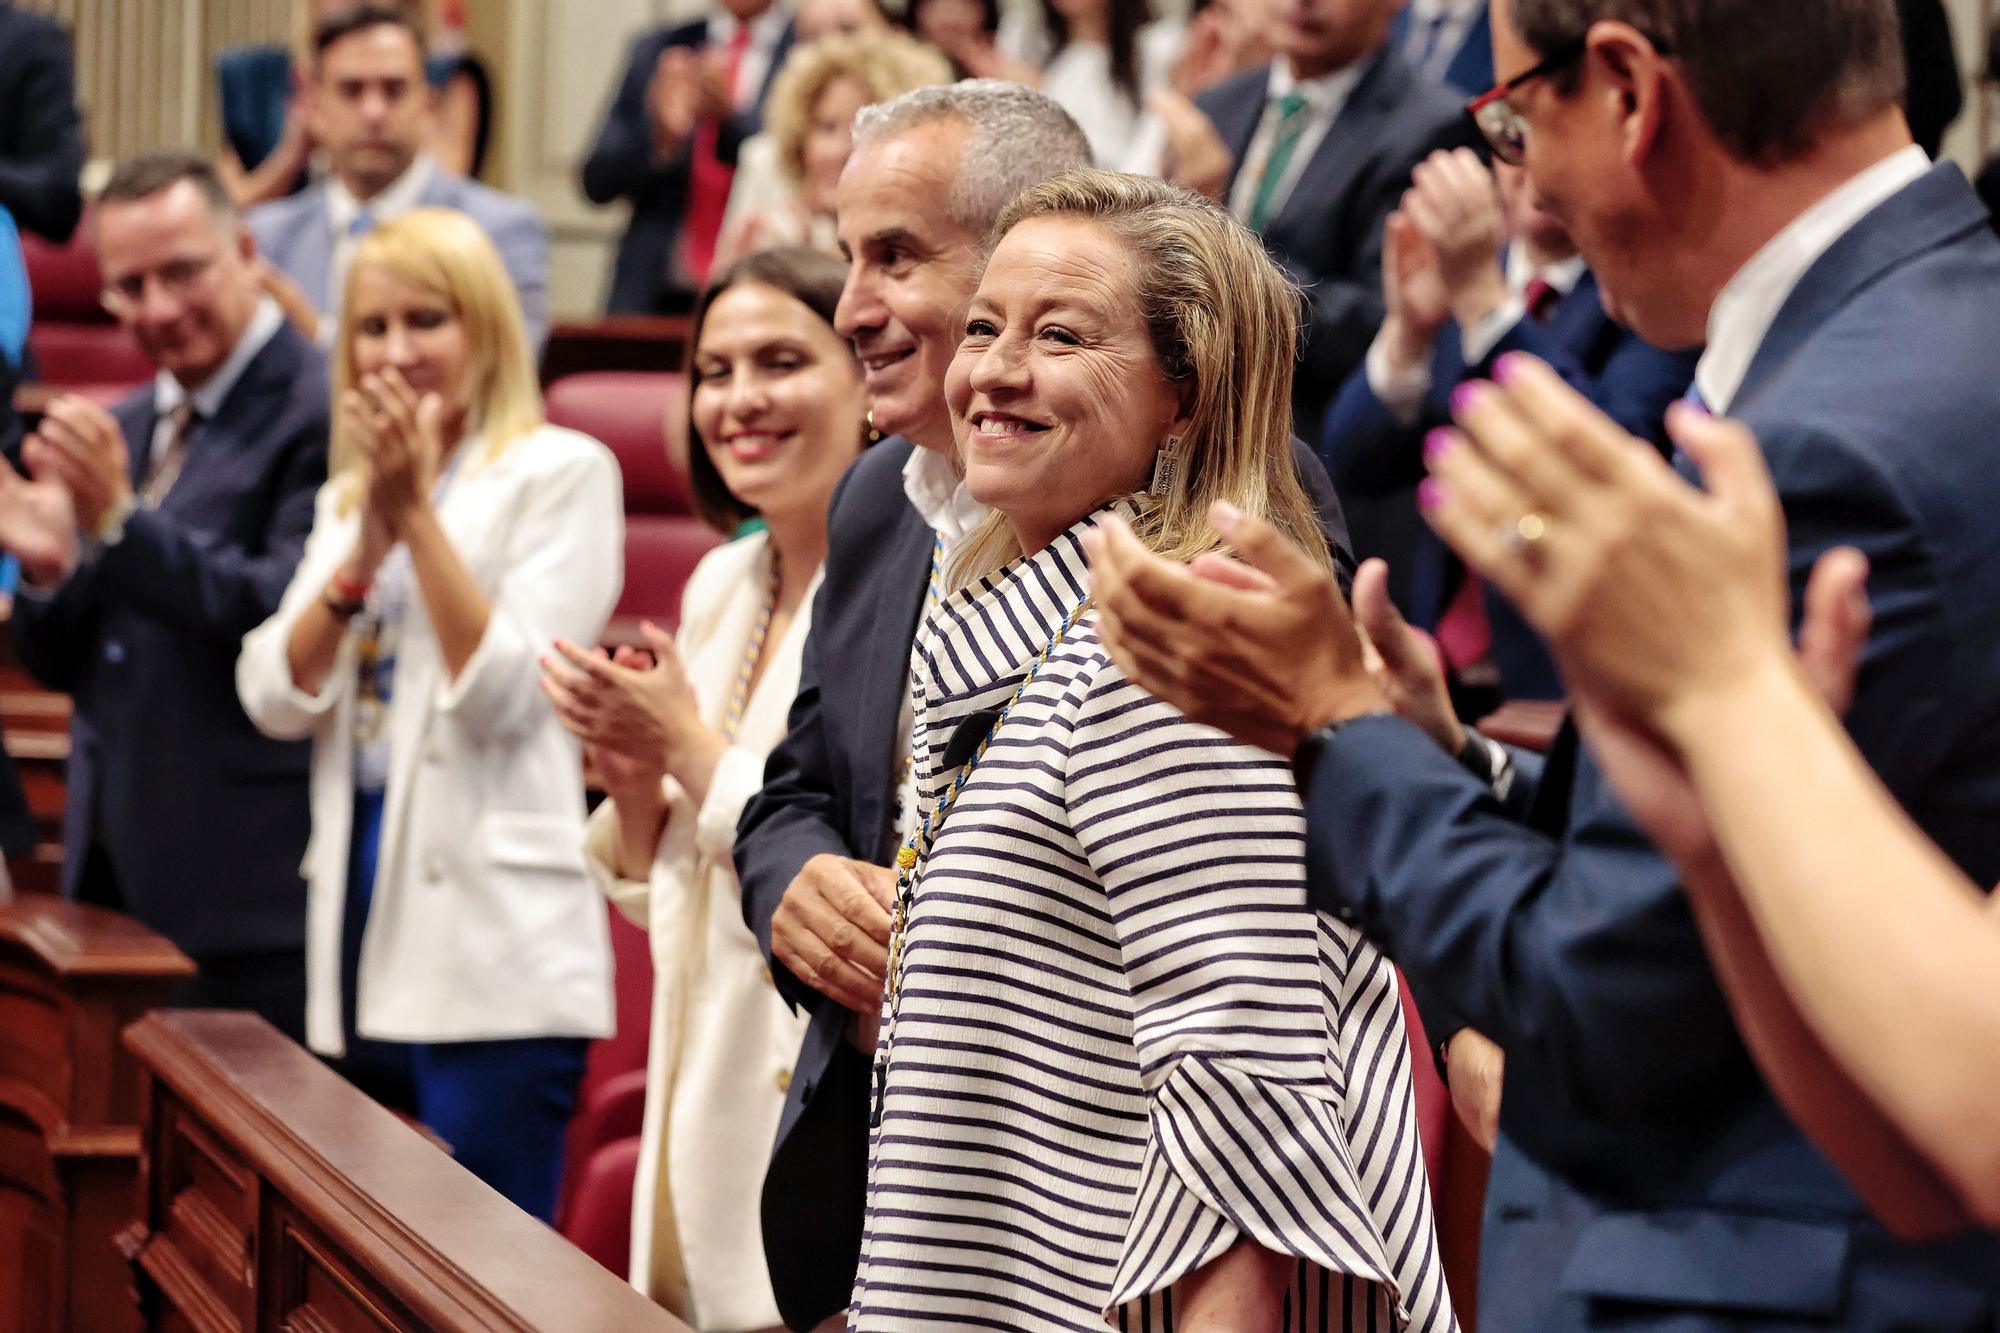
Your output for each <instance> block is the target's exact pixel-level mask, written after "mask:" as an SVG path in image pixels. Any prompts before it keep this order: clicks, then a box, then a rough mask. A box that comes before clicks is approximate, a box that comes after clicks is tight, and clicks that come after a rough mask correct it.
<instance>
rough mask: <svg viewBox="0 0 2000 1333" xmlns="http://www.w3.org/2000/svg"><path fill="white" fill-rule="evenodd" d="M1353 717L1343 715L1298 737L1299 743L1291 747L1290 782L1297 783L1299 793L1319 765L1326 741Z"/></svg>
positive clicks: (1302, 790)
mask: <svg viewBox="0 0 2000 1333" xmlns="http://www.w3.org/2000/svg"><path fill="white" fill-rule="evenodd" d="M1353 720H1354V719H1353V718H1351V717H1344V718H1339V719H1336V720H1335V721H1332V722H1328V723H1326V724H1325V725H1324V726H1318V727H1314V728H1313V729H1312V730H1311V731H1308V732H1307V733H1306V734H1305V735H1303V736H1301V737H1299V743H1298V744H1297V745H1295V746H1293V747H1292V782H1293V783H1294V784H1296V785H1297V787H1298V789H1299V795H1301V796H1303V795H1305V790H1306V784H1307V783H1308V782H1310V781H1312V775H1313V770H1314V769H1315V768H1318V767H1319V757H1320V755H1322V754H1324V753H1325V752H1326V747H1327V743H1328V742H1329V741H1331V740H1332V739H1333V738H1334V737H1335V736H1337V735H1339V734H1340V729H1341V728H1342V727H1344V726H1346V725H1347V724H1348V723H1349V722H1352V721H1353Z"/></svg>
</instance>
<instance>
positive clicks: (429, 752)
mask: <svg viewBox="0 0 2000 1333" xmlns="http://www.w3.org/2000/svg"><path fill="white" fill-rule="evenodd" d="M424 762H425V763H427V764H442V763H443V762H444V751H443V750H440V749H438V747H437V746H435V745H426V746H425V747H424Z"/></svg>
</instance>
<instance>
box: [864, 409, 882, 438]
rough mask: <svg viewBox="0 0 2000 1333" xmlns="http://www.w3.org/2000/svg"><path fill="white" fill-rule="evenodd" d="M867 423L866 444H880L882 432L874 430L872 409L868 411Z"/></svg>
mask: <svg viewBox="0 0 2000 1333" xmlns="http://www.w3.org/2000/svg"><path fill="white" fill-rule="evenodd" d="M867 422H868V443H870V444H880V443H882V432H881V431H879V430H877V429H875V409H874V408H872V407H871V408H869V409H868V417H867Z"/></svg>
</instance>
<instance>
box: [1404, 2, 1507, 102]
mask: <svg viewBox="0 0 2000 1333" xmlns="http://www.w3.org/2000/svg"><path fill="white" fill-rule="evenodd" d="M1410 21H1411V10H1410V6H1408V5H1404V6H1403V7H1402V9H1400V10H1398V11H1397V12H1396V17H1395V19H1394V20H1393V21H1392V22H1391V23H1390V24H1389V45H1391V46H1393V47H1395V48H1396V49H1397V50H1398V51H1401V50H1402V49H1403V48H1404V47H1405V46H1406V45H1408V43H1409V40H1410ZM1495 82H1496V80H1495V78H1494V77H1493V16H1492V15H1491V14H1490V13H1488V12H1487V10H1486V7H1485V6H1483V5H1482V6H1480V9H1479V16H1478V17H1477V18H1475V19H1473V20H1472V23H1471V24H1470V26H1468V27H1467V28H1466V30H1465V40H1463V41H1461V42H1460V43H1459V44H1458V50H1456V51H1454V52H1453V53H1452V56H1451V60H1450V61H1449V62H1448V63H1447V64H1446V65H1445V67H1444V83H1445V87H1447V88H1449V89H1451V90H1452V91H1453V92H1455V93H1458V94H1460V95H1461V96H1462V97H1464V98H1466V99H1467V100H1470V99H1471V98H1474V97H1477V96H1479V94H1481V93H1483V92H1485V91H1486V90H1487V89H1488V88H1491V87H1492V86H1493V85H1494V83H1495Z"/></svg>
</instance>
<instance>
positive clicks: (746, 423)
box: [544, 249, 866, 1333]
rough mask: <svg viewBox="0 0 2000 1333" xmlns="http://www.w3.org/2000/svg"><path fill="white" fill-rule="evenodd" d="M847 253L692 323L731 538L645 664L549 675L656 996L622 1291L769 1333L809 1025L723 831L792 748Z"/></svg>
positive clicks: (706, 308) (784, 268) (743, 279)
mask: <svg viewBox="0 0 2000 1333" xmlns="http://www.w3.org/2000/svg"><path fill="white" fill-rule="evenodd" d="M845 273H846V266H845V265H843V264H842V263H841V262H840V261H839V260H836V259H833V258H831V257H830V256H827V255H823V254H820V253H818V252H816V251H810V250H797V249H795V250H772V251H765V252H763V253H761V254H758V255H753V256H751V257H749V258H748V259H744V260H740V261H738V262H737V263H736V264H735V265H733V266H731V267H730V268H729V269H728V270H727V271H726V272H724V273H723V275H722V276H721V277H720V278H719V279H718V280H717V281H716V282H715V284H714V285H713V286H711V287H710V289H709V291H708V292H707V293H706V294H705V295H704V296H703V298H702V301H701V303H700V305H699V306H697V308H696V313H695V326H694V337H693V346H694V349H695V350H694V356H693V360H692V369H693V380H694V386H693V392H692V398H691V408H692V410H691V417H692V423H691V424H692V427H693V429H692V433H691V439H692V441H693V447H692V448H691V449H690V451H689V452H690V459H689V463H690V470H691V473H692V480H693V484H694V492H695V497H696V500H697V503H698V504H699V506H700V507H701V509H702V511H703V513H704V515H705V516H706V517H707V518H708V519H709V521H710V522H711V523H712V524H714V525H715V526H716V527H718V528H719V529H721V530H722V531H724V532H733V531H735V530H736V529H738V528H739V527H740V526H742V525H743V523H744V521H745V520H746V519H749V518H752V517H761V518H762V519H763V520H764V524H765V527H764V530H762V531H756V532H750V533H748V534H746V535H742V536H738V537H737V538H736V540H734V541H731V542H728V543H726V544H725V545H723V546H721V547H719V548H717V549H716V550H715V551H713V552H711V553H710V554H709V555H707V556H706V557H704V558H703V560H702V562H701V564H700V565H698V566H697V567H696V569H695V571H694V574H693V576H692V577H691V578H690V579H689V581H688V587H687V593H686V597H685V601H684V606H683V611H682V618H681V627H680V633H679V636H678V638H677V639H675V640H671V641H670V640H668V639H667V638H666V637H665V636H664V635H663V634H660V633H658V632H657V631H653V630H650V629H649V630H648V634H649V636H650V637H651V639H652V646H653V648H654V650H655V652H656V654H657V656H658V658H659V663H658V665H656V666H654V667H652V668H651V669H644V668H643V665H642V663H641V662H640V661H638V660H637V659H636V655H633V654H630V651H629V650H627V651H626V653H624V654H621V659H620V662H619V663H611V662H607V661H605V659H603V658H602V657H598V656H595V655H592V654H589V653H586V652H585V651H583V650H582V649H581V648H578V647H576V646H575V645H561V646H559V648H558V650H557V652H556V653H553V654H551V655H550V657H549V658H548V659H546V660H545V663H544V669H545V671H546V673H547V674H546V676H545V688H546V689H547V690H548V692H549V695H550V698H551V699H552V700H553V701H554V702H555V704H556V710H557V713H558V715H559V716H560V717H561V718H562V720H563V722H564V724H565V725H566V726H568V727H569V728H570V729H571V730H572V731H574V732H575V733H576V734H577V735H578V736H579V737H581V738H582V739H583V740H584V742H585V743H586V744H587V745H588V746H589V747H590V755H591V758H592V759H593V761H594V762H595V764H596V767H597V771H598V772H599V774H600V775H601V776H602V778H603V780H604V785H605V789H606V791H607V792H608V794H609V795H610V797H611V799H610V800H608V801H606V802H605V803H604V804H603V805H602V806H600V807H599V808H598V810H597V812H596V814H595V815H593V816H592V818H591V821H590V828H589V834H588V839H587V851H588V853H589V855H588V857H587V863H588V865H589V867H590V871H591V874H592V875H593V877H595V878H596V880H597V881H598V883H599V885H600V886H601V887H602V888H603V889H604V891H605V893H607V894H608V895H609V896H610V898H611V900H612V901H613V902H614V903H616V904H617V905H618V907H619V908H620V909H621V910H623V911H624V912H625V914H626V915H627V916H629V917H631V918H632V919H633V920H634V921H636V922H638V923H639V924H640V925H642V926H645V927H647V929H648V931H649V932H650V937H651V945H652V958H653V973H654V990H653V1016H652V1031H651V1036H650V1040H649V1050H648V1057H647V1088H646V1093H647V1095H646V1116H645V1125H644V1135H645V1138H644V1146H643V1150H642V1157H641V1161H640V1167H639V1175H638V1179H637V1181H636V1183H635V1187H634V1190H633V1219H632V1221H633V1226H632V1269H631V1276H632V1281H633V1283H634V1285H636V1286H638V1287H639V1289H640V1290H642V1291H645V1292H646V1293H648V1294H649V1295H651V1296H652V1297H653V1298H654V1299H655V1300H656V1301H658V1302H660V1303H661V1304H662V1305H665V1306H667V1307H668V1308H669V1309H672V1310H673V1311H674V1312H675V1313H677V1314H679V1315H680V1316H681V1317H682V1318H683V1319H686V1320H687V1321H688V1322H690V1323H692V1324H694V1325H695V1326H696V1327H697V1328H701V1329H704V1330H709V1331H710V1333H718V1331H722V1330H743V1329H764V1328H774V1327H776V1326H777V1324H778V1322H779V1317H778V1308H777V1302H776V1298H775V1297H774V1296H773V1295H772V1293H771V1282H770V1277H769V1274H768V1271H767V1269H766V1266H765V1261H764V1246H763V1236H762V1231H761V1229H760V1227H759V1225H758V1213H757V1202H758V1197H759V1193H760V1191H761V1190H762V1187H763V1180H764V1164H765V1162H766V1161H767V1160H768V1159H769V1157H770V1154H771V1143H772V1140H773V1139H774V1138H776V1136H777V1128H778V1113H779V1111H780V1110H781V1109H782V1107H783V1105H784V1098H785V1089H786V1087H787V1085H788V1083H789V1080H790V1077H791V1066H792V1062H793V1061H794V1060H795V1059H796V1058H797V1057H798V1051H799V1043H800V1040H801V1039H802V1038H803V1036H804V1033H805V1020H804V1017H803V1016H802V1015H794V1014H793V1013H792V1012H791V1010H790V1009H789V1008H788V1007H787V1006H786V1004H785V1002H784V1001H783V1000H782V999H781V998H779V996H778V993H777V991H776V990H774V989H773V988H772V986H771V979H770V975H769V973H768V972H766V971H765V968H764V960H763V956H762V955H761V954H760V953H759V952H758V948H757V941H756V939H755V937H753V936H752V935H751V933H750V931H749V929H748V928H747V927H746V926H745V925H744V924H743V915H742V909H741V907H740V905H739V903H740V898H741V890H740V889H739V888H738V887H737V883H736V875H735V871H734V869H733V868H732V865H731V861H730V849H731V846H732V845H733V843H734V842H735V838H736V821H737V817H738V816H739V815H740V814H741V813H742V810H743V806H744V803H745V802H746V801H748V800H749V798H750V796H751V795H752V794H753V793H754V792H755V791H756V790H757V788H758V787H759V786H760V785H761V784H762V782H763V775H764V756H765V754H766V753H767V752H768V751H769V750H770V749H771V747H773V746H774V745H776V744H777V743H778V741H779V740H781V739H783V737H784V734H785V720H786V716H787V714H788V712H789V710H790V708H791V703H792V696H793V694H794V693H796V692H797V689H798V681H799V658H800V653H801V651H802V649H803V648H804V645H805V640H806V633H807V629H808V626H809V621H810V619H811V608H812V596H813V593H814V591H815V590H816V589H817V588H818V587H819V573H820V564H821V562H822V560H823V559H824V557H825V554H826V511H827V504H828V501H829V500H830V498H831V497H832V494H833V488H834V484H835V483H836V482H837V481H838V480H839V479H840V476H841V473H842V472H843V471H844V470H845V468H846V467H847V465H848V464H849V463H851V462H853V461H854V458H855V457H856V455H857V454H858V453H859V452H860V448H861V440H862V431H863V421H864V412H865V410H866V409H865V404H864V402H863V397H862V390H861V369H860V366H859V365H858V364H857V363H856V361H855V359H854V355H853V353H852V351H850V350H849V348H848V346H847V344H846V342H845V341H844V340H843V339H841V338H840V336H839V335H838V334H836V333H835V332H834V330H833V324H832V319H833V309H834V304H835V303H836V302H837V301H838V300H839V298H840V288H841V283H842V280H843V278H844V276H845Z"/></svg>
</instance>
